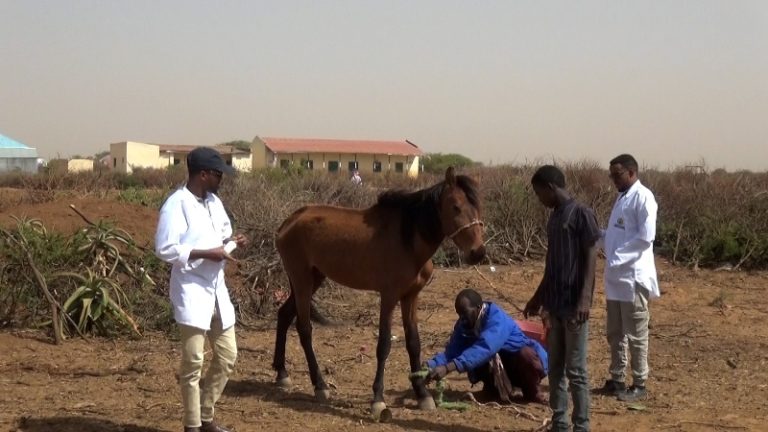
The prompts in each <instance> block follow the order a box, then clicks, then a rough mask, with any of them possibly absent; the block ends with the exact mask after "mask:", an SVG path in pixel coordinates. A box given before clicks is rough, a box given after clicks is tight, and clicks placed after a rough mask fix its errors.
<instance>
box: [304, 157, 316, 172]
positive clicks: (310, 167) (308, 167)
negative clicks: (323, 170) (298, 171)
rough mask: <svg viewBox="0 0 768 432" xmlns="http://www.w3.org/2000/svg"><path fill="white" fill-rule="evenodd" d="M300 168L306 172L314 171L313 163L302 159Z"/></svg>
mask: <svg viewBox="0 0 768 432" xmlns="http://www.w3.org/2000/svg"><path fill="white" fill-rule="evenodd" d="M301 167H302V168H304V169H308V170H311V169H315V163H314V161H312V160H307V159H304V160H302V161H301Z"/></svg>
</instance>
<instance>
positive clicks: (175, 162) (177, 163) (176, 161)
mask: <svg viewBox="0 0 768 432" xmlns="http://www.w3.org/2000/svg"><path fill="white" fill-rule="evenodd" d="M180 163H181V159H179V158H176V157H175V158H173V164H174V165H179V164H180Z"/></svg>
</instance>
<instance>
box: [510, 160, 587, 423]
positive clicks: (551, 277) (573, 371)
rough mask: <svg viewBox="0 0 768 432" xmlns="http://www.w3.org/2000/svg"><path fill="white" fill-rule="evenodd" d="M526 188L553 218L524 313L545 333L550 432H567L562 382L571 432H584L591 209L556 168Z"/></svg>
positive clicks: (547, 168) (540, 173)
mask: <svg viewBox="0 0 768 432" xmlns="http://www.w3.org/2000/svg"><path fill="white" fill-rule="evenodd" d="M531 184H532V185H533V190H534V192H536V196H538V198H539V200H540V201H541V203H542V204H544V205H545V206H547V207H549V208H552V209H553V212H552V214H551V215H550V217H549V221H548V223H547V258H546V266H545V268H544V277H543V278H542V281H541V284H539V287H538V289H537V290H536V293H535V294H534V295H533V298H531V300H530V301H529V302H528V304H527V305H526V306H525V311H524V312H523V313H524V315H525V316H526V317H528V316H529V315H537V314H539V313H541V315H542V318H543V319H544V322H545V326H546V327H547V329H548V333H547V345H548V348H549V406H550V407H551V408H552V431H555V432H557V431H568V430H569V427H568V418H567V413H568V392H567V391H566V380H565V378H566V376H567V378H568V383H569V385H570V389H571V395H572V397H573V414H572V415H571V420H572V422H573V430H574V431H578V432H584V431H588V430H589V383H588V379H587V337H588V334H589V321H588V320H589V309H590V307H591V306H592V294H593V293H594V288H595V262H596V260H597V241H598V239H599V238H600V229H599V227H598V225H597V219H596V218H595V214H594V212H593V211H592V209H590V208H589V207H586V206H585V205H583V204H581V203H578V202H576V201H575V200H574V199H573V198H571V196H570V195H569V194H568V192H567V191H566V190H565V176H564V175H563V173H562V171H560V170H559V169H558V168H557V167H554V166H552V165H544V166H542V167H540V168H539V169H538V170H537V171H536V173H535V174H534V175H533V178H532V179H531Z"/></svg>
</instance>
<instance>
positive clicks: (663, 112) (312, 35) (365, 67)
mask: <svg viewBox="0 0 768 432" xmlns="http://www.w3.org/2000/svg"><path fill="white" fill-rule="evenodd" d="M0 133H2V134H5V135H8V136H10V137H13V138H15V139H17V140H19V141H22V142H24V143H26V144H28V145H30V146H32V147H37V148H38V149H39V151H40V153H41V154H42V155H43V156H45V157H51V156H55V155H56V154H57V153H58V154H60V155H61V156H69V155H73V154H75V153H81V154H93V153H95V152H97V151H100V150H105V149H108V147H109V143H110V142H117V141H125V140H134V141H147V142H156V143H169V144H213V143H218V142H223V141H228V140H234V139H246V140H251V139H252V138H253V137H254V136H255V135H263V136H278V137H317V138H364V139H406V138H407V139H410V140H411V141H413V142H415V143H416V144H418V145H420V146H421V147H422V148H423V149H424V150H425V151H428V152H460V153H463V154H465V155H467V156H469V157H471V158H473V159H476V160H480V161H482V162H485V163H488V162H490V161H492V162H493V163H494V164H495V163H502V162H523V161H525V160H534V159H539V158H549V159H551V158H552V157H555V158H557V159H561V160H573V159H584V158H589V159H595V160H599V161H600V162H606V161H607V160H609V159H610V158H611V157H613V156H615V155H617V154H619V153H622V152H630V153H633V154H635V156H636V157H637V158H638V159H639V160H640V161H641V162H644V163H646V164H649V165H652V166H656V167H660V168H666V167H668V166H670V165H674V164H684V163H691V162H692V163H698V162H699V161H700V160H701V159H704V160H705V161H706V163H707V165H708V166H710V167H713V168H714V167H727V168H730V169H734V168H748V169H754V170H768V1H699V0H697V1H664V2H662V1H647V0H644V1H616V0H612V1H562V2H559V1H558V2H553V1H538V0H537V1H497V2H490V1H446V0H439V1H422V0H419V1H392V0H386V1H362V0H358V1H330V0H313V1H287V0H283V1H274V2H257V1H215V2H214V1H205V2H203V1H190V0H185V1H163V0H154V1H137V0H130V1H122V0H121V1H103V0H101V1H66V0H56V1H40V0H35V1H28V0H0Z"/></svg>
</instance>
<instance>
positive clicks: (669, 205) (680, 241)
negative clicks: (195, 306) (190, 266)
mask: <svg viewBox="0 0 768 432" xmlns="http://www.w3.org/2000/svg"><path fill="white" fill-rule="evenodd" d="M559 165H560V166H561V167H562V169H563V171H564V172H565V174H566V182H567V186H568V189H569V190H570V191H571V192H572V193H573V195H574V196H575V197H576V198H577V199H579V200H581V201H582V202H584V203H586V204H588V205H590V206H591V207H592V208H594V210H595V212H596V214H597V217H598V221H599V222H600V223H601V225H604V224H605V223H606V221H607V219H608V216H609V213H610V211H611V208H612V206H613V203H614V200H615V198H616V192H615V190H614V188H613V185H612V184H611V182H610V181H609V180H608V177H607V176H608V171H607V169H606V168H605V167H603V166H602V165H600V164H597V163H595V162H590V161H581V162H576V163H562V164H559ZM536 168H537V165H536V164H533V163H531V164H524V165H516V166H498V167H474V168H470V169H466V170H464V171H463V173H465V174H468V175H471V176H473V177H475V178H476V179H477V180H478V181H479V183H480V187H481V192H482V194H483V210H484V216H483V219H484V222H485V224H486V225H485V226H486V233H485V236H486V242H487V243H486V245H487V250H488V260H487V262H489V263H510V262H512V263H514V262H515V261H519V260H523V259H540V258H541V257H542V256H543V255H544V254H545V252H546V230H545V227H546V220H547V217H548V210H546V209H545V208H544V207H543V206H542V205H541V204H540V203H539V202H538V200H537V199H536V197H535V195H534V194H533V191H532V189H531V186H530V179H531V176H532V175H533V173H534V171H535V169H536ZM185 176H186V173H185V172H184V171H183V170H182V169H179V168H174V169H169V170H137V171H136V172H135V173H134V174H132V175H124V174H118V173H111V172H93V173H80V174H66V175H55V174H46V173H43V174H39V175H36V176H26V175H19V174H8V175H5V176H0V187H1V186H6V187H19V188H25V191H26V192H25V193H26V194H27V195H28V197H27V198H26V199H27V200H36V201H44V200H49V199H54V198H56V194H58V193H62V192H61V191H62V190H68V191H77V192H79V193H106V192H105V191H111V190H115V189H116V190H119V192H118V196H119V198H120V199H122V200H125V201H129V202H135V203H141V204H143V205H147V206H151V207H159V206H160V204H161V203H162V200H163V198H164V197H165V196H167V194H168V192H169V191H170V190H171V189H172V188H174V187H175V186H177V185H179V184H181V183H182V182H183V181H184V179H185ZM640 178H641V180H642V181H643V183H644V184H645V185H647V186H648V187H649V188H650V189H651V190H652V191H653V192H654V193H655V195H656V198H657V201H658V203H659V217H658V224H657V239H656V245H655V246H656V252H657V253H658V254H659V255H661V256H663V257H666V258H668V259H669V260H670V261H672V262H674V263H679V264H685V265H691V266H722V265H723V264H724V263H725V264H727V265H729V266H731V267H733V268H747V269H767V268H768V173H750V172H735V173H729V172H725V171H722V170H716V171H713V172H708V171H707V170H706V169H699V170H697V171H692V170H689V169H677V170H672V171H659V170H643V171H642V172H641V174H640ZM441 180H442V175H431V174H422V175H421V176H420V177H419V178H418V179H409V178H406V177H404V176H402V175H399V174H397V175H395V174H382V175H368V176H364V178H363V185H362V186H356V185H354V184H352V183H351V182H350V181H349V178H348V177H347V176H346V175H345V174H344V173H339V174H328V173H324V172H319V171H301V170H295V169H294V170H289V171H283V170H279V169H266V170H258V171H256V172H253V173H248V174H242V175H239V176H237V177H235V178H233V179H228V180H227V181H225V183H224V185H223V188H222V190H221V195H222V199H223V201H224V203H225V205H226V206H227V208H228V211H229V212H230V214H231V216H232V220H233V224H234V226H235V229H236V230H240V231H243V232H245V233H247V234H248V235H249V237H250V238H251V245H250V246H249V247H248V248H247V249H246V250H244V251H240V252H239V254H240V256H241V258H242V263H241V265H240V266H239V267H238V271H239V273H240V274H239V275H238V277H239V279H240V281H242V283H238V284H232V286H233V290H234V291H235V292H234V293H233V294H234V295H233V297H234V298H236V299H238V300H237V301H238V304H237V305H236V306H237V308H238V310H239V313H240V316H241V319H246V320H247V319H248V318H253V317H257V316H262V315H264V314H269V313H271V312H272V310H273V309H274V307H275V306H276V305H278V304H280V302H282V301H283V300H284V299H285V297H286V296H287V292H288V284H287V280H286V278H285V275H284V273H283V271H282V266H281V264H280V260H279V257H278V255H277V252H276V250H275V247H274V237H275V233H276V230H277V227H278V226H279V225H280V224H281V223H282V221H283V220H284V219H285V218H286V217H288V216H289V215H290V214H291V213H292V212H294V211H295V210H297V209H298V208H300V207H301V206H304V205H307V204H317V203H322V204H332V205H339V206H346V207H355V208H363V207H367V206H369V205H371V204H373V203H374V202H375V201H376V197H377V196H378V194H379V193H381V192H382V191H384V190H386V189H392V188H398V189H408V190H416V189H420V188H423V187H427V186H429V185H432V184H434V183H436V182H439V181H441ZM434 259H435V262H436V263H437V264H438V265H444V266H452V265H460V263H459V254H458V253H457V251H456V248H455V246H453V245H452V243H451V242H446V243H445V244H444V245H443V247H442V248H441V249H440V250H438V253H437V254H436V255H435V258H434ZM146 265H151V266H153V267H154V268H155V269H156V270H157V271H160V272H161V273H162V271H164V265H162V264H160V263H158V262H156V261H152V262H151V263H150V262H148V263H147V264H146ZM166 278H167V274H166V275H165V276H159V277H157V278H155V280H156V281H158V282H162V281H164V280H165V279H166ZM329 285H330V287H331V289H328V288H327V287H326V288H325V289H322V290H320V292H319V296H321V298H325V299H328V298H343V297H344V296H346V295H349V294H348V293H347V292H346V291H344V290H342V289H340V288H339V287H337V286H335V285H333V284H329ZM161 294H162V293H161ZM137 310H142V308H138V309H137ZM147 310H152V309H151V308H150V309H147ZM154 311H155V312H157V311H156V309H155V310H154ZM140 318H141V317H140ZM147 319H149V318H147Z"/></svg>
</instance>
